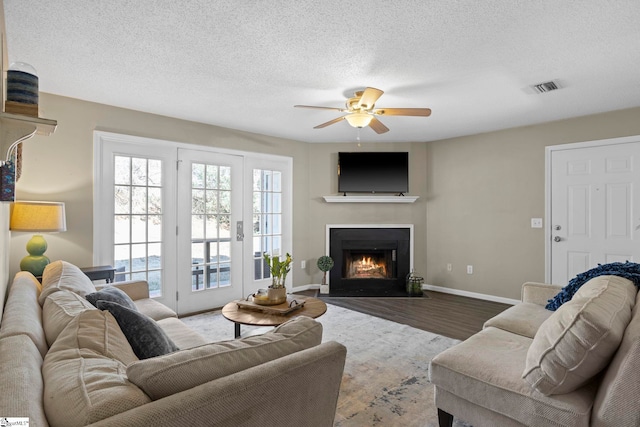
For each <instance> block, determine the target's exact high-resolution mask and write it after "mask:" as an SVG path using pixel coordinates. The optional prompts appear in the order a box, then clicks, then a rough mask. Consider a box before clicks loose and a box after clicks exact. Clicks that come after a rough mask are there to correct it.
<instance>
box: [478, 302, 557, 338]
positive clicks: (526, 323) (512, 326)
mask: <svg viewBox="0 0 640 427" xmlns="http://www.w3.org/2000/svg"><path fill="white" fill-rule="evenodd" d="M552 313H553V312H552V311H549V310H547V309H546V308H544V307H543V306H541V305H538V304H533V303H527V302H523V303H520V304H516V305H514V306H513V307H509V308H508V309H506V310H505V311H503V312H502V313H500V314H498V315H497V316H494V317H492V318H491V319H489V320H487V321H486V322H485V323H484V326H483V328H488V327H491V326H492V327H494V328H498V329H502V330H505V331H507V332H513V333H514V334H518V335H522V336H525V337H529V338H533V337H534V336H535V335H536V332H537V331H538V328H539V327H540V325H542V323H543V322H544V321H545V320H547V319H548V318H549V317H550V316H551V314H552Z"/></svg>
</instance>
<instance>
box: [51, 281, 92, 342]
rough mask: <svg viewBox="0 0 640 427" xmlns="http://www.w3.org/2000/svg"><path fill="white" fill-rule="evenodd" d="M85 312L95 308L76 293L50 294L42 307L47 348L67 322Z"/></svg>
mask: <svg viewBox="0 0 640 427" xmlns="http://www.w3.org/2000/svg"><path fill="white" fill-rule="evenodd" d="M85 310H96V308H95V307H94V306H92V305H91V304H90V303H89V301H87V300H86V299H84V298H82V297H81V296H80V295H78V294H76V293H73V292H69V291H62V290H61V291H58V292H53V293H51V294H50V295H49V296H48V297H47V298H46V299H45V300H44V305H43V306H42V323H43V326H44V333H45V335H46V337H47V343H48V344H49V346H51V345H52V344H53V343H54V342H55V341H56V338H58V335H60V332H62V330H63V329H64V328H66V327H67V325H68V324H69V322H71V321H72V320H73V319H74V318H75V317H76V316H77V315H78V314H80V313H82V312H83V311H85Z"/></svg>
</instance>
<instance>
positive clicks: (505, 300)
mask: <svg viewBox="0 0 640 427" xmlns="http://www.w3.org/2000/svg"><path fill="white" fill-rule="evenodd" d="M312 289H320V285H319V284H317V285H314V284H310V285H302V286H296V287H295V288H293V290H292V291H291V292H301V291H308V290H312ZM422 289H423V290H426V291H435V292H442V293H444V294H452V295H459V296H462V297H469V298H475V299H481V300H485V301H493V302H499V303H502V304H511V305H516V304H519V303H520V302H521V301H520V300H517V299H511V298H504V297H497V296H495V295H487V294H480V293H477V292H469V291H462V290H460V289H451V288H443V287H442V286H434V285H422Z"/></svg>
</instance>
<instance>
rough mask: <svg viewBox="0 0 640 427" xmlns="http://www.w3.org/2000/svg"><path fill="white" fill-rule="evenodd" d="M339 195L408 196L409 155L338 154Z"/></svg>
mask: <svg viewBox="0 0 640 427" xmlns="http://www.w3.org/2000/svg"><path fill="white" fill-rule="evenodd" d="M338 192H340V193H344V194H345V195H346V194H347V193H370V194H373V193H397V194H399V195H404V193H408V192H409V153H407V152H382V151H376V152H352V153H347V152H340V153H338Z"/></svg>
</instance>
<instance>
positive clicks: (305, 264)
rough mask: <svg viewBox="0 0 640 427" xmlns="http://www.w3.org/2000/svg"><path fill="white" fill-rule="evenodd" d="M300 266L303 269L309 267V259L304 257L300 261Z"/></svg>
mask: <svg viewBox="0 0 640 427" xmlns="http://www.w3.org/2000/svg"><path fill="white" fill-rule="evenodd" d="M300 268H301V269H303V270H304V269H305V268H307V260H306V259H303V260H302V261H300Z"/></svg>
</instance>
